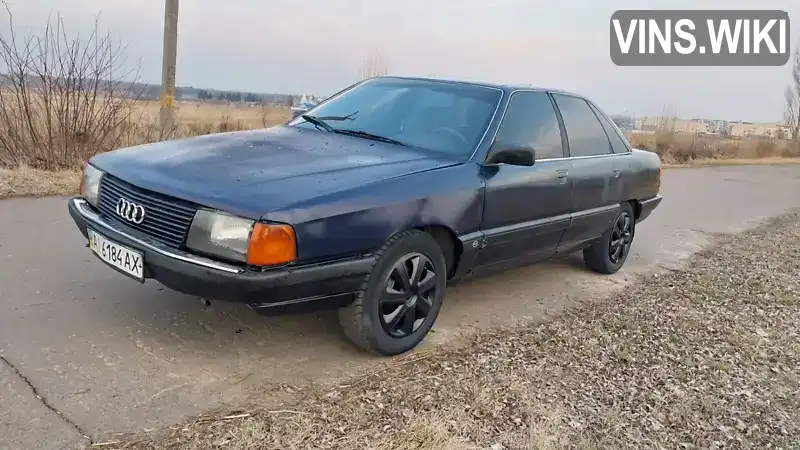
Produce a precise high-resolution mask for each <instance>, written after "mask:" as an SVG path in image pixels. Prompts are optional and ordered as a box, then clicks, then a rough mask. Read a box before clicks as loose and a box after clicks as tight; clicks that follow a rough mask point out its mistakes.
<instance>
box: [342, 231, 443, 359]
mask: <svg viewBox="0 0 800 450" xmlns="http://www.w3.org/2000/svg"><path fill="white" fill-rule="evenodd" d="M446 284H447V263H446V262H445V256H444V251H443V249H442V247H441V245H440V243H439V242H438V241H437V240H436V239H435V238H434V237H433V236H432V235H430V234H428V233H426V232H424V231H421V230H407V231H403V232H401V233H398V234H396V235H394V236H392V237H391V238H389V239H388V240H387V241H386V243H385V244H384V245H383V247H381V248H380V249H379V250H378V251H377V252H376V253H375V265H374V266H373V267H372V271H371V273H369V274H368V275H367V276H366V277H365V278H364V283H363V284H362V287H361V289H360V291H359V292H358V293H357V294H356V298H355V300H354V301H353V303H352V304H350V305H348V306H345V307H343V308H340V309H339V322H340V323H341V324H342V329H343V330H344V334H345V335H346V336H347V337H348V338H349V339H350V340H351V341H352V342H353V343H354V344H355V345H357V346H358V347H361V348H362V349H364V350H368V351H370V352H373V353H376V354H379V355H386V356H391V355H398V354H401V353H405V352H407V351H409V350H411V349H412V348H414V347H416V346H417V345H418V344H419V343H420V342H422V340H423V339H424V338H425V336H426V335H427V334H428V332H429V331H430V330H431V328H432V327H433V324H434V322H436V317H437V316H438V315H439V310H440V309H441V308H442V303H443V301H444V296H445V290H446Z"/></svg>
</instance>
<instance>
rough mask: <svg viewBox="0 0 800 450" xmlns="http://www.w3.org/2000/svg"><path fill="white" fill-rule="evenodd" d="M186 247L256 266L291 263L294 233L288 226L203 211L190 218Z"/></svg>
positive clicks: (294, 252)
mask: <svg viewBox="0 0 800 450" xmlns="http://www.w3.org/2000/svg"><path fill="white" fill-rule="evenodd" d="M186 246H187V247H189V248H191V249H192V250H195V251H198V252H201V253H206V254H208V255H214V256H218V257H221V258H225V259H228V260H231V261H238V262H246V263H248V264H252V265H257V266H268V265H275V264H285V263H288V262H292V261H294V260H295V258H296V252H297V246H296V243H295V236H294V230H293V229H292V227H290V226H289V225H272V224H266V223H262V222H255V221H253V220H250V219H243V218H241V217H235V216H231V215H228V214H224V213H219V212H214V211H207V210H204V209H201V210H199V211H197V213H196V214H195V216H194V220H193V221H192V226H191V228H190V229H189V236H188V237H187V238H186Z"/></svg>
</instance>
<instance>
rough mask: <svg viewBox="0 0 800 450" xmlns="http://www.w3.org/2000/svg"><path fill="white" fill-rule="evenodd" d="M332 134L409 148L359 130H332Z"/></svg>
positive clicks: (403, 144) (386, 138) (406, 145)
mask: <svg viewBox="0 0 800 450" xmlns="http://www.w3.org/2000/svg"><path fill="white" fill-rule="evenodd" d="M333 132H334V133H339V134H345V135H348V136H358V137H363V138H366V139H372V140H373V141H379V142H386V143H388V144H395V145H400V146H403V147H411V146H410V145H408V144H406V143H405V142H401V141H398V140H397V139H392V138H390V137H386V136H381V135H378V134H372V133H367V132H366V131H361V130H342V129H338V128H334V129H333Z"/></svg>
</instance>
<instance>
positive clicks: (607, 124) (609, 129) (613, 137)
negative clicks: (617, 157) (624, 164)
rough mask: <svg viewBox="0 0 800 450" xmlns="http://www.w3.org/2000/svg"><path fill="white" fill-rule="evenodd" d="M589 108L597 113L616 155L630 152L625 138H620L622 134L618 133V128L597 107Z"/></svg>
mask: <svg viewBox="0 0 800 450" xmlns="http://www.w3.org/2000/svg"><path fill="white" fill-rule="evenodd" d="M589 106H591V107H592V111H594V112H595V114H596V115H597V117H598V118H599V119H600V123H601V124H602V125H603V129H604V130H606V134H607V135H608V140H610V141H611V148H612V149H613V150H614V153H627V152H629V151H630V149H629V148H628V146H627V145H625V141H623V137H622V136H620V132H619V131H617V127H616V126H615V125H614V123H613V122H611V120H610V119H609V118H608V116H606V115H605V114H603V112H602V111H600V109H599V108H597V107H596V106H595V105H592V104H591V103H590V104H589Z"/></svg>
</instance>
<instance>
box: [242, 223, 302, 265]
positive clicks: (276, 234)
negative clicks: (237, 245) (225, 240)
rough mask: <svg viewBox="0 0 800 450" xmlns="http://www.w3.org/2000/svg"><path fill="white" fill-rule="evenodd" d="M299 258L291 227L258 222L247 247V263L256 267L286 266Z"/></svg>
mask: <svg viewBox="0 0 800 450" xmlns="http://www.w3.org/2000/svg"><path fill="white" fill-rule="evenodd" d="M296 258H297V241H296V239H295V236H294V230H293V229H292V227H290V226H289V225H271V224H266V223H261V222H256V224H255V226H254V227H253V232H252V233H251V234H250V244H249V245H248V247H247V263H248V264H252V265H254V266H273V265H276V264H286V263H289V262H292V261H294V260H295V259H296Z"/></svg>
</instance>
